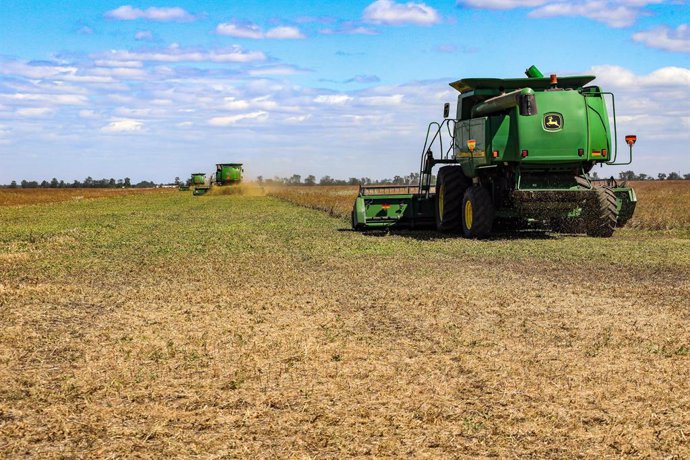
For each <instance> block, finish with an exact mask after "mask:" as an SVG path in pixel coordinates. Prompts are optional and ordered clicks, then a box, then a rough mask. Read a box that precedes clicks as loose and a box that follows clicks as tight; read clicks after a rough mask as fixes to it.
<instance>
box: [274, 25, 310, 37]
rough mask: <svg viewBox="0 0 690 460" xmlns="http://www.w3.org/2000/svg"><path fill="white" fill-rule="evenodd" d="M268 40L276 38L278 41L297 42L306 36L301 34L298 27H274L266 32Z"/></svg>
mask: <svg viewBox="0 0 690 460" xmlns="http://www.w3.org/2000/svg"><path fill="white" fill-rule="evenodd" d="M266 38H274V39H277V40H295V39H300V38H304V34H302V32H300V30H299V29H298V28H297V27H289V26H283V27H274V28H273V29H270V30H268V31H266Z"/></svg>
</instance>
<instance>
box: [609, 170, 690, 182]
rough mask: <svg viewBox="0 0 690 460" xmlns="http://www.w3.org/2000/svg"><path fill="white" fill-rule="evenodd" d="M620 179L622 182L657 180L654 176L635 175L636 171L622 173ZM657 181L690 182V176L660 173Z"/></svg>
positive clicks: (619, 174)
mask: <svg viewBox="0 0 690 460" xmlns="http://www.w3.org/2000/svg"><path fill="white" fill-rule="evenodd" d="M618 178H619V179H621V180H655V179H654V178H653V177H652V176H648V175H647V174H644V173H640V174H635V171H621V172H619V173H618ZM656 180H690V174H684V175H681V174H680V173H678V172H670V173H668V174H666V173H659V174H657V175H656Z"/></svg>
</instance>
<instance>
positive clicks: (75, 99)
mask: <svg viewBox="0 0 690 460" xmlns="http://www.w3.org/2000/svg"><path fill="white" fill-rule="evenodd" d="M0 100H8V101H19V102H41V103H49V104H54V105H84V104H86V102H87V98H86V96H84V95H83V94H55V93H22V92H17V93H13V94H0Z"/></svg>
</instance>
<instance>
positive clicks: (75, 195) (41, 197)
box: [0, 188, 175, 206]
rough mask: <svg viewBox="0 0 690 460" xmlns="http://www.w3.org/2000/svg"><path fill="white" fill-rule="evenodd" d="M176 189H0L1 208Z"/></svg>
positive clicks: (164, 191)
mask: <svg viewBox="0 0 690 460" xmlns="http://www.w3.org/2000/svg"><path fill="white" fill-rule="evenodd" d="M173 190H175V189H160V188H145V189H140V188H125V189H119V188H60V189H45V188H30V189H21V188H16V189H11V188H0V206H26V205H33V204H40V203H59V202H61V201H72V200H75V201H78V200H84V199H87V200H88V199H93V198H115V197H121V196H128V195H135V194H141V193H154V194H155V193H169V192H171V191H173Z"/></svg>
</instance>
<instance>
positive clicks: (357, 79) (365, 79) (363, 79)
mask: <svg viewBox="0 0 690 460" xmlns="http://www.w3.org/2000/svg"><path fill="white" fill-rule="evenodd" d="M380 81H381V79H380V78H379V77H377V76H376V75H355V76H354V77H352V78H348V79H347V80H345V81H344V83H378V82H380Z"/></svg>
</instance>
